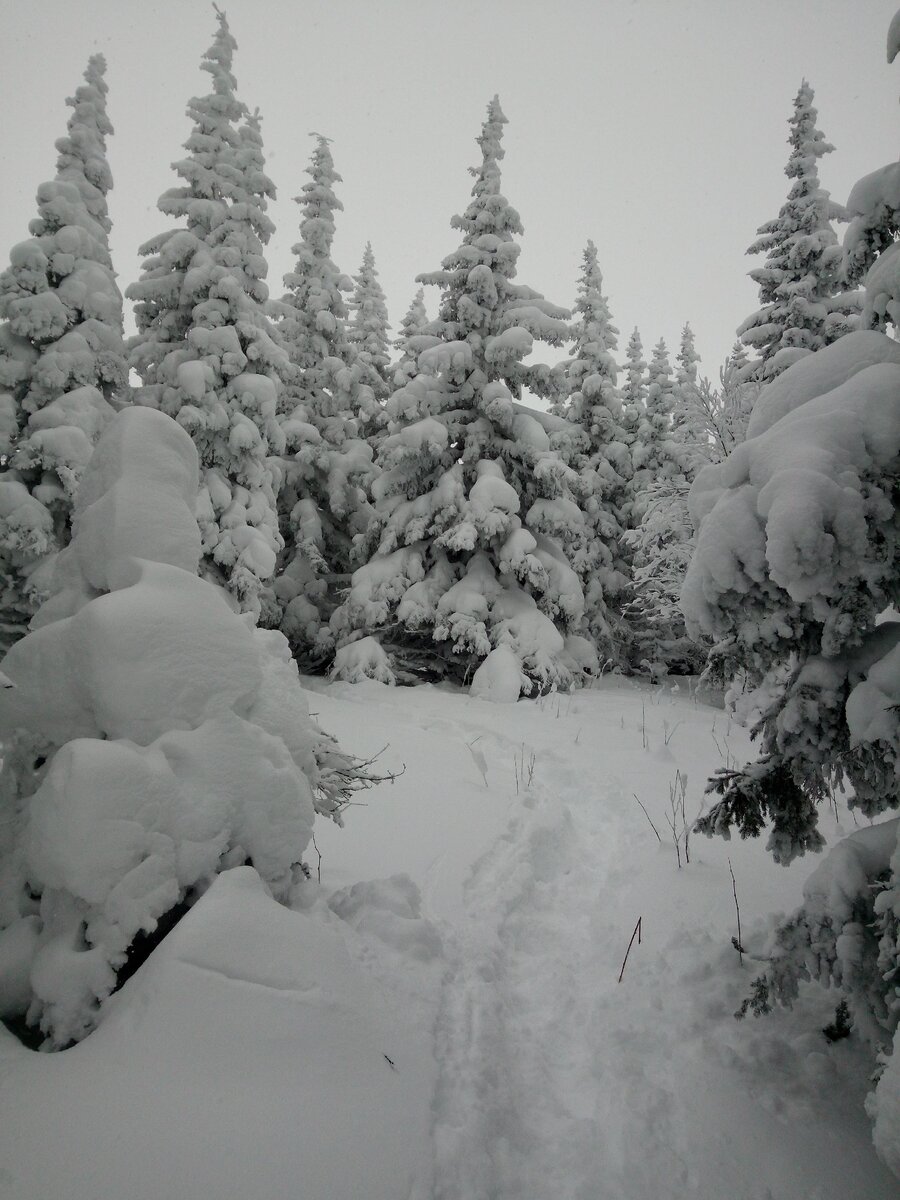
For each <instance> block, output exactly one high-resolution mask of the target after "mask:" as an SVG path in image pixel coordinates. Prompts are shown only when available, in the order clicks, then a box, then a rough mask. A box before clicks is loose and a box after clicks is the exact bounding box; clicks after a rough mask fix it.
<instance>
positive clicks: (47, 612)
mask: <svg viewBox="0 0 900 1200" xmlns="http://www.w3.org/2000/svg"><path fill="white" fill-rule="evenodd" d="M197 486H198V459H197V453H196V450H195V448H194V445H193V443H192V441H191V439H190V437H189V436H188V435H187V433H185V432H184V430H183V429H182V428H180V427H179V426H178V425H177V424H176V423H175V422H174V421H172V420H170V418H168V417H166V416H164V415H163V414H162V413H159V412H156V411H153V410H152V409H149V408H141V407H134V408H129V409H126V410H125V411H124V412H122V413H121V414H119V415H118V416H117V417H116V418H114V420H112V421H111V422H110V423H109V424H108V426H107V428H106V430H105V432H104V434H103V435H102V437H101V440H100V442H99V443H98V446H97V449H96V452H95V454H94V456H93V458H92V460H91V463H90V465H89V467H88V469H87V472H86V474H85V477H84V480H83V482H82V486H81V488H80V490H79V492H78V496H77V499H76V508H75V520H74V535H73V539H72V542H71V544H70V545H69V547H68V548H67V549H66V550H64V551H63V552H62V553H61V554H60V555H59V557H58V559H57V566H56V571H55V574H54V577H53V584H52V591H51V596H50V598H49V600H47V602H46V603H45V604H44V606H43V607H42V608H41V610H40V611H39V612H38V614H37V616H36V617H35V620H34V624H33V629H32V631H31V632H30V633H29V634H27V636H26V637H24V638H23V639H22V640H20V641H19V642H17V643H16V645H15V646H14V647H13V648H12V650H11V651H10V652H9V653H8V654H7V656H6V658H5V659H4V660H3V672H4V674H5V675H6V676H7V677H8V679H9V681H10V682H11V684H12V686H11V687H9V688H7V689H6V690H5V691H3V692H2V693H0V737H2V740H3V743H4V748H5V755H4V763H3V771H2V776H0V803H2V807H3V820H2V822H0V828H2V841H0V928H2V932H0V1010H2V1014H3V1015H4V1016H5V1017H20V1016H22V1015H27V1020H28V1022H29V1023H32V1024H39V1025H40V1028H41V1030H42V1031H43V1032H44V1033H45V1034H46V1035H47V1037H48V1038H49V1042H50V1044H52V1045H54V1046H64V1045H66V1044H67V1043H69V1042H70V1041H73V1040H77V1039H79V1038H81V1037H82V1036H83V1035H84V1034H85V1033H87V1032H89V1031H90V1029H91V1028H92V1027H93V1025H94V1024H95V1023H96V1020H97V1017H98V1010H99V1006H100V1005H101V1003H102V1001H103V1000H104V998H105V997H106V996H108V995H109V993H110V992H111V991H112V990H113V988H114V987H115V985H116V974H117V971H118V970H119V969H120V968H121V967H122V966H123V965H124V964H125V963H126V960H127V958H128V955H129V950H130V948H132V947H133V946H134V943H135V940H136V939H140V938H141V935H152V934H153V933H154V931H155V930H156V929H157V927H158V925H159V924H160V922H164V924H165V921H171V919H172V917H173V915H177V913H178V912H179V911H180V910H181V909H183V908H184V907H186V906H187V905H189V904H190V903H192V902H193V900H194V899H196V898H197V897H198V896H199V895H201V894H202V893H203V891H204V890H205V888H206V887H207V886H208V885H209V884H210V882H211V881H212V879H213V877H214V876H215V875H216V874H217V872H219V871H221V870H223V869H224V868H226V867H229V866H232V865H235V864H240V863H245V862H252V864H253V866H254V867H255V868H256V870H257V871H258V872H259V874H260V875H261V876H262V878H263V879H264V880H265V881H266V883H267V884H268V886H269V887H270V888H271V890H272V892H273V893H274V894H275V895H276V896H278V897H282V898H283V897H285V896H286V895H287V893H288V890H289V889H290V887H291V885H292V883H293V882H294V880H295V877H296V874H297V871H298V869H299V864H300V863H301V860H302V858H303V852H304V849H305V848H306V845H307V842H308V840H309V838H310V835H311V831H312V826H313V820H314V817H315V813H316V811H317V809H318V810H320V811H323V812H324V813H326V814H327V815H337V813H336V810H337V809H338V808H339V806H340V789H341V787H342V786H343V784H342V783H341V782H336V779H337V776H338V774H339V771H340V769H341V764H340V763H339V762H338V759H340V758H341V757H343V763H342V766H343V769H344V771H345V775H346V771H347V768H348V766H350V760H349V759H347V757H346V756H341V754H340V751H339V750H338V749H337V747H336V746H335V744H334V743H333V741H332V740H331V739H329V738H327V737H326V735H324V734H322V732H321V731H320V730H318V729H317V728H316V726H315V725H314V723H313V721H312V720H311V718H310V716H309V711H308V708H307V705H306V699H305V696H304V693H303V691H302V689H301V687H300V681H299V677H298V675H297V669H296V667H295V665H294V663H293V661H292V660H291V656H290V650H289V647H288V645H287V642H286V641H285V639H284V638H283V637H282V635H281V634H280V633H277V632H271V631H263V630H258V629H255V628H254V627H253V624H252V621H251V619H250V618H249V617H247V616H240V615H238V614H237V613H235V612H234V611H233V608H232V606H231V604H230V603H229V601H228V598H227V596H226V593H224V592H223V591H222V590H221V589H219V588H218V587H216V586H215V585H213V584H212V583H209V582H207V581H205V580H203V579H200V578H198V576H197V569H198V564H199V561H200V556H201V550H202V543H201V535H200V531H199V529H198V526H197V521H196V519H195V516H194V505H195V501H196V496H197ZM320 763H322V764H323V765H322V766H320V765H319V764H320ZM351 769H352V768H351ZM329 772H330V778H329V777H328V774H329ZM323 788H324V789H325V794H321V792H322V789H323ZM317 791H319V793H320V794H319V795H318V796H317V794H316V793H317ZM164 919H165V921H164Z"/></svg>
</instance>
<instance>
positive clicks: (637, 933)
mask: <svg viewBox="0 0 900 1200" xmlns="http://www.w3.org/2000/svg"><path fill="white" fill-rule="evenodd" d="M642 920H643V918H642V917H638V919H637V925H635V927H634V933H633V934H632V935H631V941H630V942H629V943H628V949H627V950H626V951H625V958H624V959H623V960H622V970H621V971H620V972H619V983H621V982H622V976H623V975H624V974H625V964H626V963H627V962H628V955H629V954H630V953H631V947H632V946H633V945H634V939H635V937H637V940H638V945H640V944H641V921H642Z"/></svg>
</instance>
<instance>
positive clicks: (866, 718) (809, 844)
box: [682, 14, 900, 1174]
mask: <svg viewBox="0 0 900 1200" xmlns="http://www.w3.org/2000/svg"><path fill="white" fill-rule="evenodd" d="M892 30H894V31H895V47H894V48H896V43H900V14H898V18H896V19H895V23H894V25H893V26H892ZM889 49H890V47H889ZM870 178H871V177H870ZM869 194H870V198H871V199H872V200H873V209H872V210H870V212H871V213H872V214H873V215H874V212H875V210H876V209H877V207H879V206H881V204H882V200H881V198H880V196H879V193H878V189H877V188H875V187H873V188H872V189H871V190H870V193H869ZM858 211H859V210H858ZM860 216H861V217H862V219H863V221H865V220H866V219H867V218H866V217H865V214H864V212H860ZM876 220H877V218H876ZM857 244H858V243H855V242H851V250H852V249H853V248H854V246H855V245H857ZM894 245H895V244H894V243H890V244H888V246H887V249H886V250H885V251H884V253H883V254H882V255H881V257H880V258H879V259H877V260H875V261H874V262H873V263H872V265H871V266H870V268H869V271H868V274H867V277H866V286H867V295H866V302H865V309H864V311H867V312H875V311H880V312H882V313H884V314H885V316H886V317H887V318H888V319H889V320H892V321H896V319H897V317H898V316H900V272H897V270H896V269H894V270H893V271H885V272H882V271H881V270H880V269H879V268H880V263H881V259H882V258H885V257H887V258H888V259H889V260H890V259H891V258H894V259H895V261H896V256H895V254H894ZM870 284H871V285H872V286H873V287H874V288H875V291H876V293H877V294H878V296H879V300H878V301H874V302H873V297H872V296H871V295H870V294H869V286H870ZM898 395H900V345H898V343H897V342H896V341H895V340H894V339H893V338H890V337H887V336H885V335H884V334H883V333H880V332H877V331H874V330H861V331H858V332H854V333H850V334H848V335H847V336H845V337H843V338H841V339H840V341H838V342H836V343H834V344H833V345H831V346H828V347H825V348H824V349H821V350H819V351H817V352H816V353H815V354H812V355H809V356H807V357H805V358H803V359H802V360H801V361H799V362H797V363H795V364H794V366H792V367H791V368H789V369H788V370H787V371H785V372H784V373H783V374H782V375H780V376H779V378H778V379H777V380H775V382H774V383H771V384H769V385H768V386H767V387H765V388H763V390H762V392H761V394H760V396H759V399H758V401H757V403H756V406H755V408H754V410H753V414H752V416H751V418H750V423H749V427H748V436H747V440H746V441H745V442H743V443H742V444H741V445H739V446H738V447H737V448H736V449H735V451H734V452H733V453H732V454H731V455H730V456H729V458H727V459H726V460H725V462H723V463H722V464H721V465H719V466H715V467H710V468H707V470H705V471H704V472H702V473H701V474H700V476H699V477H698V479H697V482H696V483H695V485H694V489H693V491H692V493H691V511H692V515H693V517H694V521H695V524H696V525H697V526H698V539H697V550H696V553H695V556H694V559H693V561H692V563H691V566H690V569H689V572H688V577H687V580H686V582H685V588H684V592H683V597H682V603H683V606H684V611H685V614H686V616H687V618H688V620H689V621H690V623H691V625H692V626H693V627H695V628H699V629H702V630H704V631H705V632H707V633H708V634H709V635H710V636H712V637H714V638H716V639H718V642H719V646H718V651H719V655H720V657H721V659H722V661H723V664H724V666H725V668H726V669H728V668H730V669H731V671H732V672H733V671H736V670H742V671H744V672H745V673H746V674H747V676H748V677H749V682H750V684H751V685H756V687H757V689H758V691H757V696H758V698H759V701H760V708H761V716H760V719H759V721H758V723H757V725H756V727H755V728H754V730H753V734H754V737H756V738H757V739H758V740H759V741H760V743H761V753H760V757H759V759H758V760H757V761H756V762H755V763H750V764H748V765H746V766H745V767H743V768H742V769H740V770H736V771H720V772H719V773H718V775H717V776H716V777H715V778H714V779H713V780H711V782H710V788H711V790H712V791H713V792H714V793H716V794H717V795H718V797H719V799H718V800H717V801H716V802H715V803H714V804H713V806H712V808H711V809H710V811H709V813H707V814H706V815H705V816H704V817H703V819H702V820H701V821H700V822H699V828H700V829H701V830H702V831H703V832H706V833H710V834H712V833H719V834H724V835H725V836H728V835H729V833H730V831H731V830H732V829H734V828H736V829H737V830H738V831H739V832H740V833H741V835H742V836H745V837H746V836H752V835H757V834H759V833H760V832H761V831H762V829H763V828H764V827H765V826H766V825H767V824H769V823H771V827H772V828H771V833H770V836H769V843H768V845H769V849H770V850H771V852H772V854H773V856H774V857H775V858H776V860H777V861H779V862H783V863H788V862H790V861H791V860H792V859H793V858H795V857H796V856H797V855H800V854H803V853H805V852H806V851H807V850H818V849H820V848H821V846H822V845H823V839H822V836H821V834H820V833H819V830H818V828H817V818H818V811H817V804H818V803H819V802H820V801H821V800H822V799H823V798H825V797H828V796H830V795H831V793H832V790H833V789H835V788H838V787H841V786H846V787H848V788H849V789H850V790H849V795H848V802H849V804H850V806H851V807H853V808H858V809H859V810H860V811H861V812H862V813H863V814H864V815H865V816H867V817H869V818H874V817H876V816H878V815H879V814H881V813H883V812H885V811H887V810H889V809H891V808H896V807H898V805H900V621H898V620H896V610H897V608H898V607H900V554H898V547H900V518H898V511H897V496H898V489H900V409H898V404H897V397H898ZM898 831H900V820H897V819H895V820H892V821H886V822H884V823H882V824H878V825H875V826H873V827H872V828H869V829H863V830H860V831H859V833H857V834H855V835H853V836H852V837H851V838H849V839H846V840H845V841H844V842H841V843H840V844H839V845H838V846H837V847H836V848H835V849H834V850H833V851H832V852H831V854H830V855H829V857H828V858H827V859H826V860H825V862H823V864H822V866H821V867H820V868H819V870H818V871H817V872H815V874H814V875H813V877H812V878H811V879H810V880H809V882H808V884H807V886H806V888H805V902H804V905H803V907H802V908H801V909H800V911H799V912H798V913H797V914H796V915H795V917H794V918H792V919H791V920H790V921H788V922H787V923H786V924H785V925H784V926H782V928H781V929H780V930H779V932H778V934H777V936H776V938H775V944H774V946H773V949H772V961H771V965H770V966H769V967H767V969H766V972H765V975H764V976H763V977H762V978H761V979H760V980H758V981H757V985H756V996H755V1003H756V1005H757V1007H765V1005H766V1003H767V1001H768V998H770V997H771V996H773V995H774V997H775V998H777V999H782V1000H785V1001H787V1002H790V1000H791V999H792V998H793V996H794V995H795V994H796V984H797V980H798V979H800V978H808V977H810V976H812V977H815V978H818V979H820V980H822V981H823V982H826V983H836V984H838V985H840V986H841V987H842V988H843V989H844V991H845V992H846V993H847V995H848V998H849V1000H850V1003H851V1006H852V1009H853V1011H854V1017H855V1019H856V1023H857V1026H858V1027H859V1028H860V1029H861V1030H862V1031H863V1032H864V1033H868V1034H869V1035H870V1036H872V1037H873V1038H874V1040H875V1041H876V1042H878V1041H881V1042H882V1043H884V1044H885V1055H886V1056H887V1045H888V1044H889V1042H890V1040H891V1039H893V1044H894V1052H893V1055H890V1056H888V1057H886V1058H885V1060H884V1061H885V1063H886V1065H885V1069H884V1073H883V1075H882V1077H881V1080H880V1082H879V1083H878V1086H877V1088H876V1090H875V1092H874V1093H873V1095H872V1096H870V1098H869V1102H868V1107H869V1110H870V1113H871V1115H872V1116H873V1117H874V1119H875V1142H876V1145H877V1146H878V1148H879V1151H880V1152H881V1154H882V1155H883V1157H884V1158H885V1159H886V1161H887V1162H888V1163H889V1164H890V1165H891V1166H892V1167H893V1169H894V1170H895V1171H897V1173H898V1174H900V1124H898V1122H897V1119H896V1117H897V1113H898V1111H900V1045H898V1037H897V1032H896V1031H897V1028H898V1023H900V986H898V980H900V843H898Z"/></svg>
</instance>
